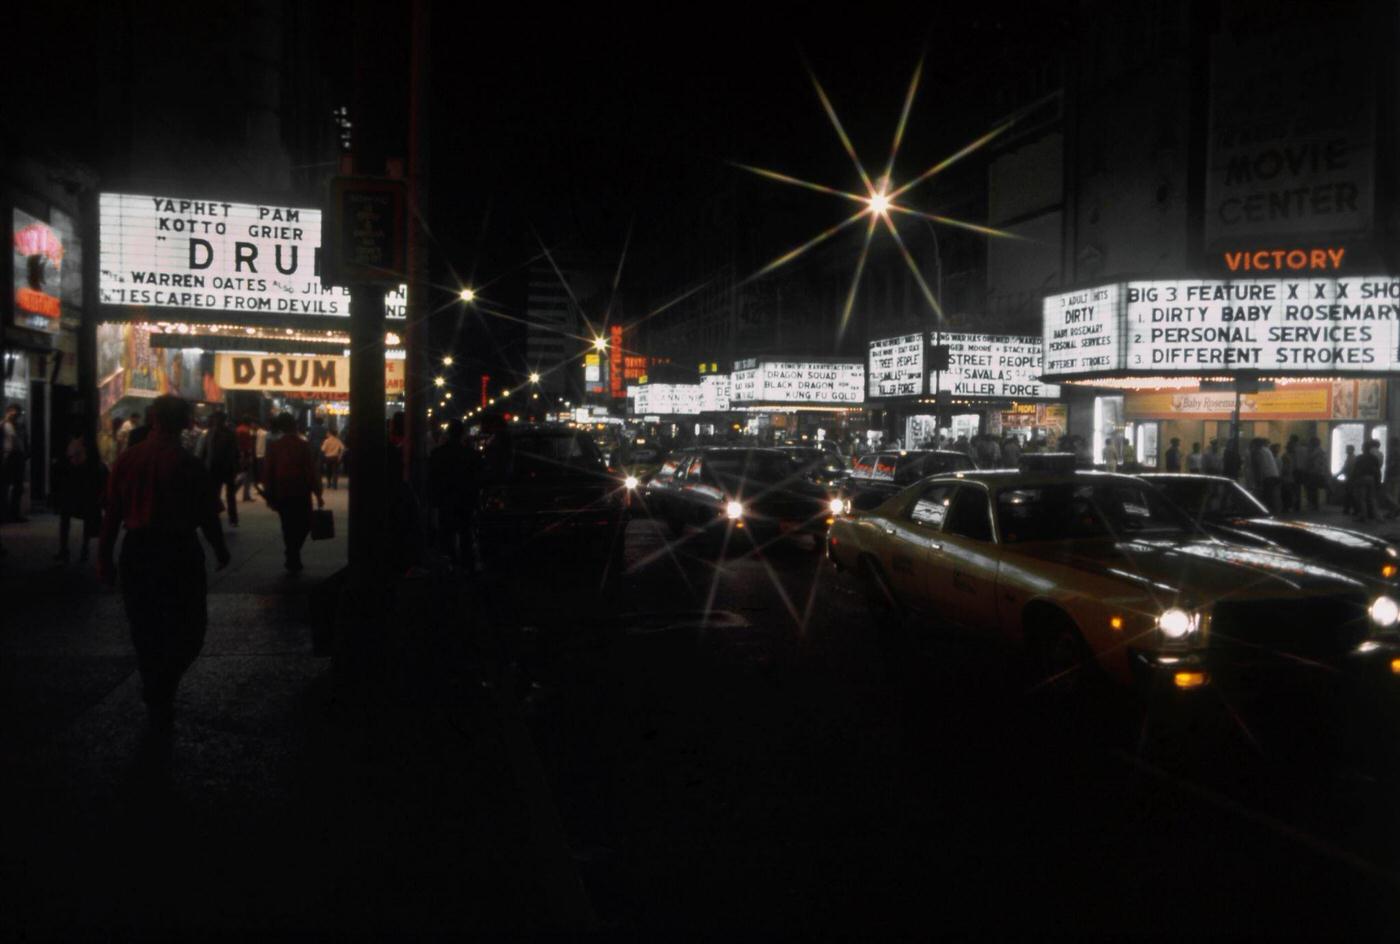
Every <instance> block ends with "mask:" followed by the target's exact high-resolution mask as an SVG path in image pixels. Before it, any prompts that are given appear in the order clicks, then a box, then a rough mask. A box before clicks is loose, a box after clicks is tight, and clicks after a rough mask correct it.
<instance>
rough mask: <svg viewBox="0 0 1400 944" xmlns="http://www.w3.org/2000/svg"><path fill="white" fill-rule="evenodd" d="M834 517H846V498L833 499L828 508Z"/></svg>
mask: <svg viewBox="0 0 1400 944" xmlns="http://www.w3.org/2000/svg"><path fill="white" fill-rule="evenodd" d="M828 507H830V509H831V513H832V514H833V515H844V514H845V513H846V507H847V506H846V500H845V499H844V498H833V499H832V500H831V504H830V505H829V506H828Z"/></svg>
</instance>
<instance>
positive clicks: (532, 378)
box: [530, 372, 540, 384]
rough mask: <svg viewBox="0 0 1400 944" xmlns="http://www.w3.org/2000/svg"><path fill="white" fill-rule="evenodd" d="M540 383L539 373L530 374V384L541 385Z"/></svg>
mask: <svg viewBox="0 0 1400 944" xmlns="http://www.w3.org/2000/svg"><path fill="white" fill-rule="evenodd" d="M539 382H540V375H539V373H538V372H534V373H531V374H530V383H532V384H537V383H539Z"/></svg>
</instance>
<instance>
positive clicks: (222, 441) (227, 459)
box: [199, 410, 239, 528]
mask: <svg viewBox="0 0 1400 944" xmlns="http://www.w3.org/2000/svg"><path fill="white" fill-rule="evenodd" d="M199 458H200V459H201V460H202V461H203V462H204V468H205V469H206V470H208V472H209V483H210V485H211V486H212V487H213V489H214V497H215V498H216V499H222V500H223V505H224V507H225V509H227V511H228V526H229V527H230V528H236V527H238V464H239V463H238V437H237V435H235V434H234V432H233V430H231V429H229V428H228V414H227V413H225V412H223V411H222V410H220V411H218V412H216V413H214V414H212V415H211V416H210V417H209V432H208V433H207V434H206V435H205V437H204V439H203V440H202V441H201V442H200V450H199Z"/></svg>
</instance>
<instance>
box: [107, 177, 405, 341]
mask: <svg viewBox="0 0 1400 944" xmlns="http://www.w3.org/2000/svg"><path fill="white" fill-rule="evenodd" d="M98 217H99V226H100V228H101V252H100V267H101V270H102V275H101V279H100V282H99V290H100V292H101V298H102V304H104V305H114V306H120V307H126V306H139V307H144V308H181V309H209V310H214V311H225V312H240V313H246V314H247V315H248V316H250V318H249V320H251V321H256V320H257V319H258V316H266V315H326V316H332V317H345V316H347V315H349V314H350V290H349V289H346V288H340V287H327V286H323V285H322V284H321V279H320V267H321V258H320V257H321V211H320V210H316V209H303V208H297V207H284V206H278V205H271V204H267V205H265V204H254V203H231V202H227V201H222V200H189V199H184V198H177V197H163V196H144V195H138V194H129V193H104V194H102V195H101V196H100V198H99V201H98ZM385 303H386V307H387V314H388V315H389V317H391V318H402V317H404V316H405V314H406V306H407V289H406V287H405V286H402V285H401V286H399V287H398V288H397V289H396V290H394V291H392V292H390V293H388V295H387V296H386V298H385Z"/></svg>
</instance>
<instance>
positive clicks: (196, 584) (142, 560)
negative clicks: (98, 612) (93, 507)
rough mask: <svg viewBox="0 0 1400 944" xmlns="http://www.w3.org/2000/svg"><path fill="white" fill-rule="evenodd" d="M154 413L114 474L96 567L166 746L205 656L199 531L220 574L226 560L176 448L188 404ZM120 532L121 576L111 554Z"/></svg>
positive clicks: (196, 467)
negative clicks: (185, 680)
mask: <svg viewBox="0 0 1400 944" xmlns="http://www.w3.org/2000/svg"><path fill="white" fill-rule="evenodd" d="M151 412H152V417H151V419H152V422H153V424H154V431H153V433H152V434H151V435H150V436H148V437H147V438H146V440H145V441H144V442H141V443H138V444H137V445H135V446H128V447H127V449H126V451H124V452H123V453H122V454H121V455H120V456H118V457H117V462H116V464H115V466H113V468H112V472H111V476H110V478H109V480H108V484H107V499H106V517H105V518H104V520H103V523H102V540H101V542H100V544H99V545H98V564H97V566H98V575H99V576H100V577H101V578H102V580H103V581H104V582H106V583H110V582H111V581H112V580H114V579H115V578H116V576H117V574H118V573H120V576H121V591H122V600H123V602H124V603H125V605H126V614H127V620H128V621H129V622H130V624H131V642H132V645H133V646H134V647H135V649H136V664H137V668H138V669H139V671H140V674H141V690H142V691H141V693H142V698H143V699H144V700H145V702H146V710H147V712H148V715H149V717H150V721H151V726H152V731H153V733H154V734H156V735H157V736H159V737H161V738H162V739H163V741H164V742H165V743H166V744H167V745H168V743H169V738H170V735H171V734H172V732H173V730H174V723H175V692H176V689H177V688H178V687H179V684H180V678H181V676H183V675H184V673H185V670H186V669H188V668H189V667H190V665H191V664H192V663H193V662H194V660H195V658H196V657H197V656H198V655H199V652H200V650H201V649H202V648H203V647H204V632H205V627H206V626H207V624H208V610H207V604H206V595H207V594H206V590H207V581H206V576H205V571H204V551H203V550H202V549H201V547H200V543H199V539H198V538H197V537H196V536H195V531H196V530H199V531H202V532H203V533H204V539H205V540H206V541H208V542H209V546H210V547H211V548H213V549H214V555H215V559H216V560H217V561H218V567H219V569H220V570H222V569H223V568H224V567H225V566H227V565H228V561H229V554H228V547H227V546H226V545H225V544H224V535H223V531H222V530H220V528H219V514H218V505H217V504H216V503H215V502H214V500H213V495H212V492H211V489H210V488H209V482H208V476H207V474H206V473H205V471H204V467H203V466H202V465H200V463H199V462H198V460H196V459H195V458H194V457H193V456H191V455H190V454H189V453H187V452H185V451H184V450H183V449H181V448H180V433H181V432H182V431H183V430H184V428H185V427H186V426H188V425H189V423H190V406H189V404H188V403H186V402H185V401H184V400H182V399H180V398H179V397H173V396H163V397H158V398H157V399H156V401H155V403H154V404H153V405H152V411H151ZM123 527H125V528H126V537H125V538H124V539H123V541H122V549H121V563H120V567H119V568H118V566H117V564H116V563H115V561H114V552H115V551H116V545H117V537H118V535H119V533H120V532H121V530H122V528H123Z"/></svg>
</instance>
